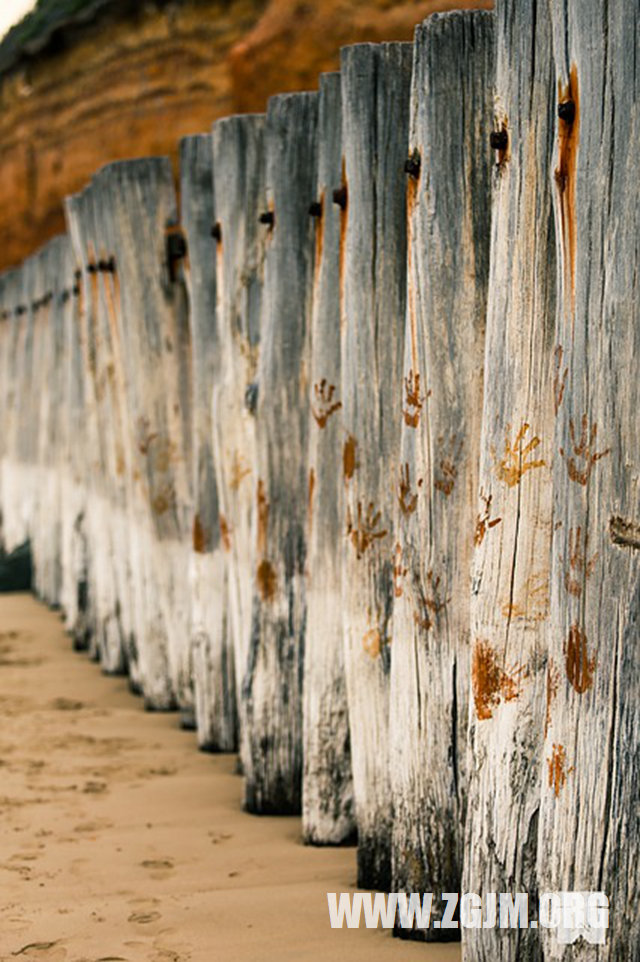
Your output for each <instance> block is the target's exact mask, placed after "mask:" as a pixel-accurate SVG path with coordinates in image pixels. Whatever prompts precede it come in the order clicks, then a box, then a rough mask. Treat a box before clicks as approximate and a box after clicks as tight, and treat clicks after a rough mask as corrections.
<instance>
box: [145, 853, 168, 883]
mask: <svg viewBox="0 0 640 962" xmlns="http://www.w3.org/2000/svg"><path fill="white" fill-rule="evenodd" d="M140 865H141V866H142V868H146V869H147V871H148V872H150V874H151V878H152V879H165V878H168V877H169V875H170V874H171V872H172V871H173V869H174V863H173V861H172V860H171V859H170V858H147V859H145V860H144V862H140Z"/></svg>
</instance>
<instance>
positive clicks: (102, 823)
mask: <svg viewBox="0 0 640 962" xmlns="http://www.w3.org/2000/svg"><path fill="white" fill-rule="evenodd" d="M112 827H113V822H110V821H108V819H106V818H104V819H102V820H98V821H95V822H81V823H80V824H79V825H76V826H75V827H74V829H73V831H74V832H75V833H76V834H78V835H95V833H96V832H102V831H104V829H107V828H112Z"/></svg>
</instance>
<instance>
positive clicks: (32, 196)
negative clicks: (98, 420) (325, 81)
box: [0, 0, 491, 269]
mask: <svg viewBox="0 0 640 962" xmlns="http://www.w3.org/2000/svg"><path fill="white" fill-rule="evenodd" d="M462 6H466V7H489V6H491V3H490V0H419V2H407V3H392V2H389V0H323V2H320V3H306V2H304V0H303V2H300V0H180V2H173V3H167V2H164V3H160V2H158V3H130V2H129V3H123V2H119V0H113V3H110V4H107V5H106V7H103V8H101V9H100V10H99V11H98V13H97V14H96V16H95V18H94V19H93V20H92V21H90V22H88V23H87V22H81V21H80V20H78V21H76V22H70V23H68V24H66V25H65V26H64V27H63V28H61V29H58V30H57V31H56V32H55V33H54V34H53V35H52V36H51V37H50V38H48V40H47V42H46V43H44V44H41V45H40V46H41V47H42V49H40V50H39V51H38V52H37V54H34V53H33V52H31V53H30V52H29V51H28V50H25V52H24V56H22V57H21V58H19V59H18V61H17V62H16V63H15V64H13V65H12V66H11V67H10V69H8V70H7V72H5V73H4V75H3V76H2V77H1V78H0V185H1V186H0V198H1V203H0V269H4V268H6V267H8V266H10V265H13V264H16V263H18V262H19V261H20V260H22V259H23V258H24V257H25V256H27V255H28V254H29V253H30V252H31V251H33V250H34V249H35V248H36V247H38V246H40V245H41V244H42V243H44V241H46V240H47V239H48V238H50V237H51V236H53V235H54V234H56V233H57V232H58V231H61V230H62V229H63V227H64V216H63V208H62V201H63V198H64V196H65V195H67V194H69V193H72V192H74V191H76V190H78V189H79V188H81V187H82V186H83V185H84V184H85V183H86V182H87V180H88V179H89V178H90V176H91V175H92V174H93V173H94V171H95V170H97V169H98V168H99V167H101V166H102V165H103V164H105V163H108V162H110V161H113V160H118V159H123V158H127V157H140V156H148V155H153V154H169V155H170V156H171V157H172V159H173V160H174V163H175V162H176V159H177V147H178V141H179V139H180V138H181V137H182V136H184V135H186V134H190V133H196V132H198V131H204V130H207V129H208V128H209V127H210V125H211V123H212V122H213V120H215V119H216V118H217V117H220V116H223V115H225V114H229V113H234V112H246V111H254V110H263V109H264V107H265V105H266V101H267V98H268V97H269V96H270V95H271V94H274V93H278V92H281V91H285V90H299V89H305V88H315V87H317V78H318V74H319V73H320V72H321V71H323V70H331V69H335V68H336V67H337V66H338V57H339V48H340V46H342V45H344V44H346V43H355V42H358V41H362V40H371V41H379V40H383V39H384V40H399V39H406V40H408V39H411V37H412V35H413V29H414V26H415V24H416V23H418V22H419V21H420V20H422V19H424V17H426V16H427V15H428V14H429V13H431V12H433V11H435V10H446V9H452V8H454V7H455V8H459V7H462Z"/></svg>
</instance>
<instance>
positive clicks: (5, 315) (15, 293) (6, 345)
mask: <svg viewBox="0 0 640 962" xmlns="http://www.w3.org/2000/svg"><path fill="white" fill-rule="evenodd" d="M20 280H21V271H20V269H19V268H16V269H14V270H12V271H7V272H5V273H4V274H2V275H1V276H0V304H1V306H0V333H1V338H0V344H1V351H2V370H1V374H0V378H1V380H0V391H1V392H2V424H3V430H2V432H0V457H1V468H0V515H1V540H2V547H3V549H5V550H7V549H8V548H9V546H10V544H11V539H12V532H11V527H12V524H11V518H10V516H9V505H10V492H11V475H12V470H13V461H14V451H15V437H16V402H17V390H18V381H17V379H18V366H19V356H18V344H19V340H20V337H19V335H20V324H19V318H18V316H17V314H16V306H17V304H18V303H20V300H21V295H20Z"/></svg>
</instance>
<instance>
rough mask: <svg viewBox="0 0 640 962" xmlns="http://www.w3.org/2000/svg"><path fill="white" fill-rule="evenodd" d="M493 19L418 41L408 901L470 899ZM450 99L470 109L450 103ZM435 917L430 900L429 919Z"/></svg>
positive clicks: (404, 845) (406, 409)
mask: <svg viewBox="0 0 640 962" xmlns="http://www.w3.org/2000/svg"><path fill="white" fill-rule="evenodd" d="M493 24H494V21H493V15H492V14H490V13H472V12H469V13H451V14H444V15H434V16H433V17H431V18H430V19H429V20H427V21H425V23H424V24H422V25H421V26H419V27H418V28H417V29H416V37H415V47H414V62H413V78H412V93H411V128H410V136H409V150H408V156H409V158H410V159H411V160H412V161H413V163H414V164H417V163H418V161H419V163H420V167H419V171H418V170H417V168H415V167H414V168H412V169H413V170H414V173H409V175H408V177H407V196H408V224H409V233H408V237H409V242H408V279H407V291H408V295H407V320H406V326H405V341H404V354H405V360H404V383H403V386H402V412H401V414H400V422H399V428H400V431H401V452H400V457H399V460H398V461H397V462H396V464H395V466H394V467H395V477H394V479H393V480H394V482H395V491H396V502H395V535H394V538H395V557H394V607H393V630H392V636H393V653H392V660H391V696H390V698H391V707H390V726H391V731H390V740H391V756H390V772H391V786H392V797H393V807H394V823H393V851H392V863H393V875H392V889H393V891H406V892H409V893H410V892H425V891H427V892H429V891H432V892H435V893H440V892H459V891H461V888H460V886H461V875H462V857H463V843H464V820H465V813H466V781H467V727H468V714H469V682H470V670H469V669H470V639H469V630H470V609H469V599H470V565H471V556H472V552H473V544H474V524H475V512H476V500H477V489H478V466H479V455H480V431H481V415H482V391H483V367H484V330H485V316H486V304H487V289H488V281H489V242H490V236H491V224H490V213H491V211H490V199H491V167H492V157H491V150H490V147H489V133H490V130H491V124H492V105H493V72H494V68H493V63H494V60H493V43H494V32H493ZM452 90H455V91H456V92H457V93H456V97H457V98H458V99H459V102H460V103H462V104H464V110H462V111H461V110H458V109H453V108H452V102H451V91H452ZM436 898H439V896H437V897H436ZM441 914H442V906H440V905H436V904H435V903H434V914H433V917H434V918H440V917H441ZM398 931H399V934H401V935H405V936H406V935H407V934H409V930H404V929H399V930H398ZM452 933H453V936H454V938H459V937H460V936H459V931H457V930H448V929H442V928H441V929H439V930H438V929H433V928H431V929H427V930H418V929H414V930H412V932H411V934H412V935H413V936H414V937H419V938H426V939H434V938H435V939H438V940H442V939H446V938H447V937H451V935H452Z"/></svg>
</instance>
